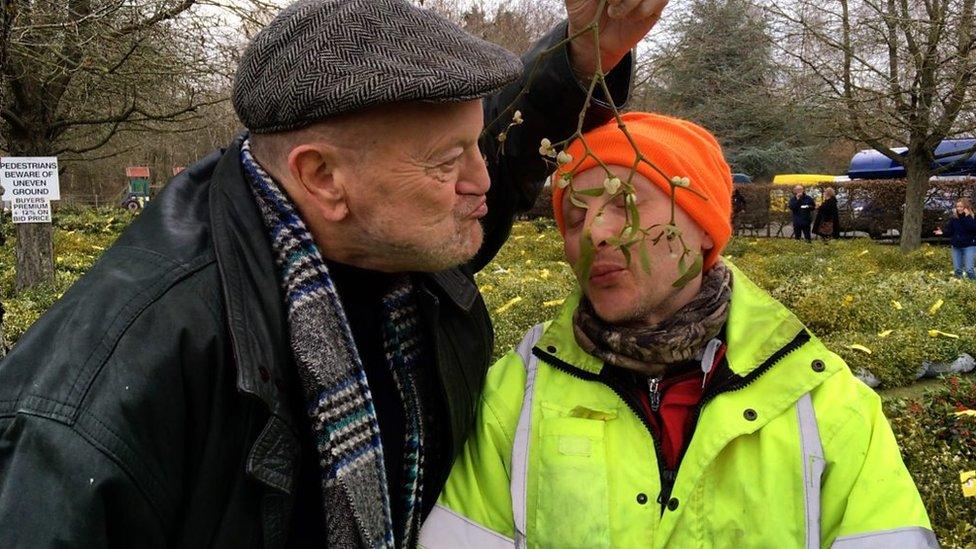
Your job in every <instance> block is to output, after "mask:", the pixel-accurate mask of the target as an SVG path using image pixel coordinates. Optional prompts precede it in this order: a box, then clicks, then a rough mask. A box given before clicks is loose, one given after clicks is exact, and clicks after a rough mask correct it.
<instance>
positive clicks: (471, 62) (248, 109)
mask: <svg viewBox="0 0 976 549" xmlns="http://www.w3.org/2000/svg"><path fill="white" fill-rule="evenodd" d="M521 70H522V63H521V62H520V61H519V59H518V57H516V56H515V55H513V54H511V53H510V52H508V51H507V50H505V49H504V48H502V47H500V46H496V45H494V44H491V43H489V42H485V41H483V40H480V39H478V38H475V37H474V36H471V35H470V34H468V33H467V32H465V31H463V30H462V29H461V28H459V27H458V26H456V25H454V24H453V23H451V22H450V21H447V20H446V19H444V18H442V17H440V16H439V15H436V14H434V13H433V12H430V11H428V10H424V9H420V8H417V7H414V6H412V5H410V4H409V3H407V2H405V1H403V0H300V1H299V2H296V3H294V4H292V5H290V6H288V7H287V8H285V9H284V10H282V12H281V13H280V14H279V15H278V16H277V17H276V18H275V19H274V21H272V22H271V24H269V25H268V26H267V27H265V28H264V29H263V30H262V31H261V32H260V33H258V35H257V36H255V37H254V40H252V41H251V43H250V45H249V46H248V47H247V50H246V51H245V52H244V56H243V57H242V58H241V61H240V64H239V65H238V67H237V75H236V76H235V78H234V94H233V96H234V97H233V101H234V109H235V110H236V111H237V115H238V116H239V117H240V119H241V121H242V122H243V123H244V126H246V127H247V128H248V129H249V130H251V132H254V133H268V132H276V131H284V130H292V129H297V128H300V127H302V126H306V125H308V124H311V123H312V122H315V121H317V120H322V119H323V118H327V117H329V116H333V115H336V114H341V113H346V112H351V111H356V110H359V109H363V108H365V107H370V106H373V105H379V104H383V103H393V102H399V101H464V100H468V99H475V98H478V97H483V96H485V95H487V94H489V93H491V92H492V91H494V90H496V89H498V88H500V87H502V86H504V85H505V84H507V83H509V82H511V81H513V80H514V79H515V78H517V77H518V75H519V74H520V73H521Z"/></svg>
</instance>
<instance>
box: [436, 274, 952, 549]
mask: <svg viewBox="0 0 976 549" xmlns="http://www.w3.org/2000/svg"><path fill="white" fill-rule="evenodd" d="M730 268H732V269H733V291H732V302H731V306H730V311H729V317H728V323H727V326H726V332H725V337H726V344H727V353H726V358H727V360H728V367H729V368H730V369H731V371H732V374H733V375H734V376H738V377H736V378H733V380H734V381H733V383H732V389H731V390H728V391H725V392H722V393H720V394H718V395H717V396H714V397H713V398H710V399H706V400H704V401H703V405H702V408H701V411H700V415H699V418H698V422H697V427H696V429H695V431H694V435H693V437H692V439H691V442H690V444H689V446H688V448H687V450H686V453H685V455H684V457H683V459H682V461H681V464H680V466H679V468H678V472H677V478H676V479H675V481H674V485H673V489H672V491H671V493H670V495H669V497H668V499H667V501H663V502H657V501H656V500H657V498H658V496H659V493H660V492H661V481H660V474H659V469H658V463H657V457H656V452H655V447H654V441H653V439H652V437H651V435H650V432H649V431H648V429H647V428H646V427H645V424H644V422H643V421H642V420H641V419H640V418H639V417H638V416H637V415H636V414H635V413H634V412H633V411H632V410H631V408H630V407H629V406H628V405H627V404H626V403H625V401H624V400H623V399H622V398H621V397H620V396H619V395H618V394H617V393H616V392H615V391H614V390H612V389H611V388H610V387H609V386H608V385H605V384H604V383H602V382H601V379H602V378H601V377H600V376H599V373H600V371H601V369H602V368H603V364H602V363H601V362H600V361H599V360H598V359H596V358H594V357H593V356H591V355H588V354H587V353H585V352H584V351H583V350H582V349H580V347H579V346H578V345H577V344H576V341H575V338H574V337H573V329H572V316H573V311H574V310H575V308H576V304H577V303H578V301H579V296H578V295H576V296H573V297H571V298H569V299H567V301H566V303H565V305H564V307H563V309H562V311H561V313H560V314H559V316H558V318H556V319H555V320H554V321H552V322H550V323H547V324H546V325H539V326H537V327H536V328H534V329H533V330H532V331H530V332H529V334H527V336H526V338H525V340H523V342H522V344H521V345H520V346H519V348H518V349H516V350H515V351H513V352H510V353H509V354H507V355H506V356H505V357H503V358H502V359H500V360H499V361H498V362H497V363H496V364H495V365H494V366H492V368H491V369H490V371H489V373H488V378H487V383H486V387H485V391H484V395H483V397H482V402H481V406H480V412H479V417H478V425H477V426H476V429H475V432H474V433H473V434H472V436H471V438H469V439H468V441H467V443H466V445H465V447H464V450H463V452H462V453H461V455H460V457H459V458H458V459H457V461H456V462H455V463H454V467H453V470H452V472H451V476H450V479H449V480H448V482H447V486H446V487H445V489H444V491H443V492H442V494H441V497H440V499H439V501H438V505H437V506H436V507H435V509H434V511H433V512H432V514H431V515H430V517H429V518H428V520H427V522H426V523H425V525H424V528H423V532H422V534H421V540H420V542H421V545H423V546H424V547H428V548H436V547H450V548H458V547H499V548H501V547H526V546H527V547H555V548H569V547H581V548H582V547H585V548H589V549H592V548H598V547H679V548H685V547H735V548H737V549H741V548H745V547H777V548H779V547H808V548H814V547H843V548H846V547H850V548H854V547H893V548H894V547H897V548H903V547H937V546H938V544H937V542H936V540H935V536H934V534H933V533H932V531H931V526H930V524H929V519H928V516H927V514H926V512H925V509H924V507H923V505H922V501H921V498H920V496H919V493H918V490H917V489H916V487H915V484H914V482H913V481H912V479H911V477H910V475H909V474H908V471H907V470H906V469H905V466H904V463H903V462H902V459H901V455H900V453H899V450H898V446H897V445H896V443H895V439H894V436H893V434H892V432H891V428H890V427H889V425H888V422H887V420H886V419H885V417H884V415H883V413H882V411H881V402H880V399H879V397H878V396H877V395H876V394H875V393H874V392H873V391H872V390H871V389H869V388H868V387H867V386H865V385H864V384H862V383H861V382H860V381H858V380H857V379H856V378H855V377H854V376H853V375H852V374H851V372H850V370H849V369H848V367H847V365H846V364H844V362H843V361H842V360H841V358H840V357H838V356H837V355H836V354H834V353H832V352H830V351H828V350H827V349H826V348H825V347H824V345H823V344H822V343H821V342H820V341H819V340H818V339H817V338H816V337H814V336H813V335H811V334H810V333H809V332H807V331H806V329H805V328H804V326H803V325H802V323H801V322H800V321H799V319H797V318H796V317H795V316H794V315H793V314H792V313H791V312H790V311H788V310H787V309H786V308H785V307H783V306H782V305H781V304H779V303H778V302H776V301H775V300H773V299H772V298H771V297H770V296H769V295H768V294H766V293H765V292H764V291H763V290H761V289H760V288H758V287H757V286H755V285H754V284H753V283H752V282H751V281H749V280H748V279H747V278H746V277H745V276H744V275H743V274H742V273H741V272H740V271H738V270H736V269H735V268H734V267H731V266H730Z"/></svg>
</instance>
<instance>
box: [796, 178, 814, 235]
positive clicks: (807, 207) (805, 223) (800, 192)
mask: <svg viewBox="0 0 976 549" xmlns="http://www.w3.org/2000/svg"><path fill="white" fill-rule="evenodd" d="M816 207H817V205H816V204H815V203H814V202H813V199H812V198H810V197H809V196H807V193H806V190H805V189H804V188H803V185H797V186H796V187H793V196H791V197H790V211H791V212H793V238H795V239H797V240H800V236H801V235H802V236H803V238H805V239H806V240H807V242H812V241H813V239H812V237H811V236H810V223H811V222H812V221H813V210H814V208H816Z"/></svg>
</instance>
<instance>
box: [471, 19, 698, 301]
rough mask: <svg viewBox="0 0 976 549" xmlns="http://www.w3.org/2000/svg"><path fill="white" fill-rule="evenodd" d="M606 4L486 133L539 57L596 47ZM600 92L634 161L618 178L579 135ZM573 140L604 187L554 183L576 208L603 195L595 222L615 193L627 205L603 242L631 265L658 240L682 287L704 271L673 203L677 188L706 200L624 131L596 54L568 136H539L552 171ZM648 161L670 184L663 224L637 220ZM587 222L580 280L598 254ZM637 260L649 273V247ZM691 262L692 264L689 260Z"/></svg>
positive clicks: (518, 118) (501, 137)
mask: <svg viewBox="0 0 976 549" xmlns="http://www.w3.org/2000/svg"><path fill="white" fill-rule="evenodd" d="M605 7H606V0H601V2H600V5H599V7H598V8H597V11H596V17H594V19H593V21H591V22H590V23H589V24H588V25H586V26H585V27H584V28H583V29H581V30H580V31H579V32H576V33H574V34H572V35H571V36H568V37H567V38H566V39H564V40H562V41H560V42H559V43H557V44H556V45H554V46H552V47H550V48H548V49H546V50H544V51H543V52H542V53H541V54H540V57H539V59H538V61H537V62H536V64H535V65H534V66H533V68H532V71H531V72H530V74H529V77H528V78H527V81H528V84H527V85H526V86H525V87H523V88H522V90H520V91H519V93H518V95H516V97H515V99H514V100H513V101H512V104H511V105H509V107H508V108H507V109H505V110H504V111H503V112H502V113H501V114H499V115H498V117H497V118H496V119H495V120H493V121H492V122H491V123H489V124H488V125H487V126H485V131H486V132H487V131H488V130H489V128H491V127H493V126H494V125H495V124H496V123H497V122H498V121H500V120H501V119H503V117H504V116H506V115H507V113H508V112H509V111H510V110H511V109H512V108H513V106H514V105H515V104H516V103H517V102H518V100H519V99H520V98H521V97H522V95H524V94H525V93H526V92H527V90H528V89H529V88H530V87H531V83H532V81H533V80H534V79H535V74H536V69H537V68H538V67H539V66H540V64H541V61H542V60H543V59H545V58H546V57H548V56H549V55H551V54H552V53H553V52H555V51H556V50H558V49H559V48H561V47H562V46H564V45H566V44H568V43H569V42H570V41H572V40H574V39H576V38H580V37H582V36H584V35H585V34H587V33H589V34H590V35H591V37H592V39H593V42H594V44H595V45H596V47H597V50H599V44H600V16H601V14H602V13H603V11H604V9H605ZM598 87H599V89H600V90H601V91H602V92H603V96H604V99H605V101H606V103H607V105H608V106H609V107H610V110H611V111H612V112H613V116H614V119H615V120H616V122H617V127H618V128H619V129H620V131H621V132H623V134H624V136H625V137H626V138H627V141H628V143H629V144H630V146H631V147H632V148H633V150H634V163H633V165H631V166H630V170H629V172H628V174H627V177H626V178H625V179H623V180H621V179H620V178H619V177H617V176H616V175H615V174H614V173H613V172H612V171H611V170H610V167H609V166H607V164H606V163H604V162H603V161H602V160H601V159H600V158H599V157H597V156H596V155H595V154H594V153H593V150H592V149H591V148H590V145H589V143H587V141H586V138H585V137H584V135H583V122H584V120H585V118H586V113H587V111H588V110H589V108H590V104H591V102H592V100H593V95H594V93H595V92H596V90H597V88H598ZM521 123H522V113H521V112H519V111H515V113H514V115H513V117H512V119H511V122H510V123H509V124H508V126H507V127H506V128H505V129H504V130H503V131H501V132H500V133H499V134H498V136H497V139H498V141H499V142H500V144H501V147H502V148H504V145H505V141H506V139H507V137H508V132H509V130H511V129H512V128H513V127H515V126H517V125H520V124H521ZM575 140H579V142H580V143H581V144H582V145H583V151H584V158H583V159H581V161H582V160H585V159H586V158H587V157H589V158H593V160H594V161H595V162H596V163H597V165H598V166H599V167H600V168H601V169H602V170H603V171H604V172H605V174H606V177H605V179H604V180H603V187H602V188H600V187H597V188H593V189H585V190H577V189H576V188H575V187H574V185H573V177H572V173H566V174H563V176H562V177H560V178H559V179H558V180H556V181H555V184H556V185H558V186H559V187H560V188H564V189H567V191H566V192H568V193H569V200H570V202H572V203H573V205H575V206H577V207H580V208H589V206H587V204H586V203H585V202H584V201H583V200H581V199H580V198H579V197H580V196H581V195H584V196H591V197H599V196H606V199H605V200H604V201H603V202H602V203H601V204H600V205H599V207H598V210H597V215H596V216H595V217H594V219H593V222H592V223H593V224H594V225H597V224H599V223H601V222H603V212H604V210H605V208H606V207H607V206H608V205H609V204H611V203H612V202H613V201H614V200H616V199H617V198H618V197H621V196H623V199H624V203H625V205H626V209H625V215H626V218H625V223H624V226H623V228H622V229H621V231H620V233H618V234H617V235H615V236H613V237H611V238H609V239H608V240H607V243H608V244H610V245H611V246H614V247H616V248H618V249H620V251H621V253H622V254H623V255H624V258H625V260H626V262H627V265H628V266H629V265H630V262H631V260H632V251H631V249H632V248H633V247H634V246H635V245H638V244H641V243H643V242H645V241H646V240H647V239H650V241H651V244H652V245H655V246H657V245H658V244H659V243H661V242H662V241H663V242H664V243H665V244H666V245H667V247H668V251H669V253H670V254H671V257H673V258H677V259H678V270H679V275H678V279H677V280H675V281H674V283H673V286H674V287H676V288H680V287H683V286H685V285H686V284H687V283H688V282H690V281H691V280H692V279H694V278H695V277H696V276H697V275H698V274H699V273H700V272H701V270H702V262H703V257H702V254H701V251H700V250H692V249H690V248H688V246H687V245H686V243H685V240H684V235H683V234H682V232H681V229H680V228H679V227H678V226H677V225H676V224H675V207H676V197H677V193H678V192H679V191H680V192H691V193H694V194H695V195H697V196H699V197H700V198H702V199H703V200H708V199H707V198H706V197H705V196H704V195H702V194H701V193H700V192H699V191H697V190H695V189H693V188H692V186H691V185H692V181H691V180H690V179H689V178H688V177H685V176H681V175H670V176H669V175H668V174H666V173H664V171H662V170H661V169H660V168H659V167H658V166H657V165H655V164H654V162H653V161H651V159H649V158H647V157H646V156H645V155H644V154H643V153H642V152H641V150H640V148H639V147H638V146H637V143H636V141H635V140H634V137H633V135H632V134H631V133H630V131H629V130H628V129H627V125H626V124H625V123H624V121H623V118H622V116H621V115H620V110H619V108H618V107H617V105H616V104H615V103H614V100H613V94H611V93H610V88H609V86H608V85H607V81H606V74H605V73H604V71H603V66H602V60H601V59H600V56H599V55H597V66H596V70H595V71H594V72H593V76H592V77H590V81H589V85H588V86H587V91H586V99H585V100H584V102H583V108H582V109H581V110H580V113H579V118H578V120H577V124H576V131H575V132H574V133H573V134H572V135H570V136H569V137H567V138H566V139H564V140H562V141H559V142H556V143H553V142H551V141H550V140H549V139H547V138H543V139H542V141H541V142H540V144H539V154H540V155H542V157H543V158H544V159H545V160H546V161H547V162H548V163H549V164H550V165H551V166H552V168H553V170H555V169H556V168H558V167H559V166H564V165H567V164H569V163H571V162H573V160H574V159H573V157H572V155H570V154H569V153H568V152H567V151H566V148H567V147H568V146H569V144H570V143H572V142H573V141H575ZM642 163H643V164H646V165H647V166H649V167H650V168H651V169H652V170H654V171H655V172H657V173H658V174H660V175H661V177H663V178H664V179H665V180H666V181H668V183H669V185H670V187H671V189H670V190H671V193H670V196H671V217H670V219H669V221H668V222H667V223H655V224H653V225H650V226H648V227H642V226H641V221H640V212H639V210H638V208H637V194H636V188H635V185H634V176H635V175H636V174H637V169H638V168H639V167H640V165H641V164H642ZM591 229H592V227H591V226H585V227H584V228H583V231H582V233H581V234H580V260H579V262H578V263H577V265H576V273H577V276H578V277H579V278H580V279H581V280H586V279H587V277H588V274H589V271H590V267H591V266H592V265H593V259H594V256H595V255H596V247H595V246H594V244H593V240H592V238H591V234H592V233H591ZM637 250H638V259H639V261H640V265H641V268H642V269H643V270H644V271H645V272H647V273H648V274H650V273H651V268H652V265H651V259H650V256H649V254H648V251H647V250H648V247H647V246H638V247H637ZM689 260H690V264H689Z"/></svg>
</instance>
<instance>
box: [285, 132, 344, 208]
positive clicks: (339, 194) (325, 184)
mask: <svg viewBox="0 0 976 549" xmlns="http://www.w3.org/2000/svg"><path fill="white" fill-rule="evenodd" d="M337 159H338V150H337V149H335V148H334V147H332V146H330V145H328V144H325V143H306V144H302V145H299V146H297V147H295V148H294V149H292V150H291V153H289V154H288V170H289V172H290V173H291V177H292V180H293V181H294V182H295V183H296V184H297V185H298V186H299V189H298V191H299V192H300V193H302V194H303V195H304V196H305V197H307V198H308V202H310V204H308V205H309V206H311V207H312V208H314V209H315V210H317V211H318V212H319V214H320V215H321V216H322V217H323V218H324V219H326V220H328V221H341V220H342V219H344V218H345V217H346V216H347V215H349V205H348V203H347V198H348V197H347V195H346V189H345V188H344V187H343V185H342V184H341V182H340V180H341V178H337V177H336V161H337Z"/></svg>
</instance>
